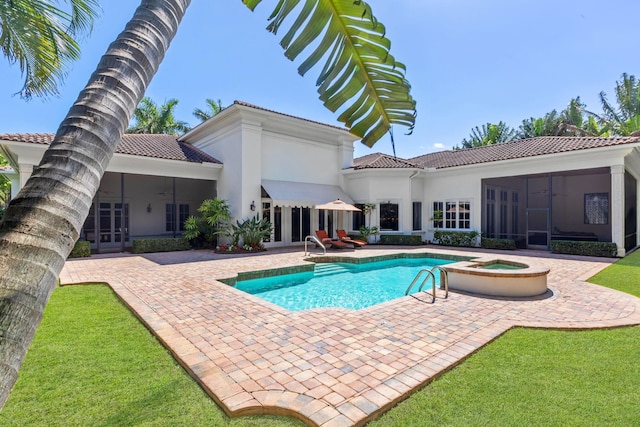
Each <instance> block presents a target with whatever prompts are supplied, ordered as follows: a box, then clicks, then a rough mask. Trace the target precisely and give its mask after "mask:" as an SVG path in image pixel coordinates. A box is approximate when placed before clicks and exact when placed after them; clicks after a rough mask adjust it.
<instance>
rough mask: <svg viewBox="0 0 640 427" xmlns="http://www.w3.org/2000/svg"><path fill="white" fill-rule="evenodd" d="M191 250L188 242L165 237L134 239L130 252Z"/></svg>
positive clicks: (179, 238)
mask: <svg viewBox="0 0 640 427" xmlns="http://www.w3.org/2000/svg"><path fill="white" fill-rule="evenodd" d="M189 249H191V246H190V245H189V242H188V241H187V240H185V239H183V238H182V237H176V238H173V237H165V238H156V239H135V240H134V241H133V247H132V248H131V251H132V252H133V253H134V254H145V253H150V252H170V251H186V250H189Z"/></svg>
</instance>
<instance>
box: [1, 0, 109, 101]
mask: <svg viewBox="0 0 640 427" xmlns="http://www.w3.org/2000/svg"><path fill="white" fill-rule="evenodd" d="M59 3H61V2H60V1H44V0H30V1H29V0H20V1H17V0H16V1H0V49H2V54H3V55H4V56H5V57H6V58H7V59H8V60H9V62H11V63H16V64H18V67H19V68H20V72H21V73H22V75H23V76H24V85H23V86H22V89H20V91H19V93H20V95H21V96H22V97H24V98H27V99H28V98H31V97H32V96H47V95H55V94H57V93H58V84H59V83H60V82H61V81H62V80H63V77H64V75H65V72H66V70H67V68H68V66H69V64H70V63H71V62H73V61H74V60H76V59H78V58H79V56H80V47H79V45H78V41H77V40H78V39H79V38H81V37H83V36H84V35H86V34H88V33H90V32H91V28H92V27H93V21H94V19H95V18H96V17H97V15H98V9H99V6H98V1H97V0H63V1H62V3H66V4H69V9H70V10H68V11H67V10H65V9H64V8H60V7H58V4H59Z"/></svg>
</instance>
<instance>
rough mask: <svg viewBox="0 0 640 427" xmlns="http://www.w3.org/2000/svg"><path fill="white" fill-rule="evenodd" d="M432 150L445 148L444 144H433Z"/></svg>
mask: <svg viewBox="0 0 640 427" xmlns="http://www.w3.org/2000/svg"><path fill="white" fill-rule="evenodd" d="M433 148H445V147H444V144H443V143H441V142H436V143H435V144H433Z"/></svg>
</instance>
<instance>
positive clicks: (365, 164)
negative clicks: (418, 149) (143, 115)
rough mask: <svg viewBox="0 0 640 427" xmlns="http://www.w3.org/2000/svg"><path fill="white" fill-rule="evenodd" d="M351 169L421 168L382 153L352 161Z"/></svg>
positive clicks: (414, 163) (415, 164)
mask: <svg viewBox="0 0 640 427" xmlns="http://www.w3.org/2000/svg"><path fill="white" fill-rule="evenodd" d="M353 168H354V169H356V170H358V169H410V168H418V169H421V168H422V166H420V165H419V164H417V163H416V162H412V161H409V160H406V159H401V158H398V157H393V156H390V155H388V154H383V153H373V154H368V155H366V156H362V157H358V158H357V159H354V160H353Z"/></svg>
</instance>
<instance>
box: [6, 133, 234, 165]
mask: <svg viewBox="0 0 640 427" xmlns="http://www.w3.org/2000/svg"><path fill="white" fill-rule="evenodd" d="M54 136H55V135H54V134H51V133H14V134H4V135H1V134H0V141H15V142H27V143H32V144H41V145H49V144H51V142H52V141H53V138H54ZM115 152H116V153H118V154H129V155H132V156H141V157H152V158H156V159H166V160H178V161H183V162H191V163H217V164H222V162H220V161H219V160H218V159H216V158H215V157H212V156H210V155H208V154H207V153H205V152H203V151H201V150H199V149H197V148H195V147H193V146H192V145H190V144H187V143H184V142H180V141H178V140H177V138H176V136H175V135H164V134H142V133H140V134H133V133H127V134H124V135H123V136H122V139H121V140H120V142H119V143H118V146H117V147H116V151H115Z"/></svg>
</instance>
